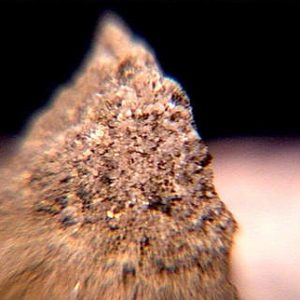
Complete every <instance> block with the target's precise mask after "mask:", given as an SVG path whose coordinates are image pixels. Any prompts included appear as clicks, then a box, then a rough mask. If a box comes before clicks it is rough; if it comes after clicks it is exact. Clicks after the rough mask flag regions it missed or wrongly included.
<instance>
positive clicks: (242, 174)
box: [208, 138, 300, 300]
mask: <svg viewBox="0 0 300 300" xmlns="http://www.w3.org/2000/svg"><path fill="white" fill-rule="evenodd" d="M208 146H209V150H210V152H211V153H212V155H213V156H214V160H213V168H214V172H215V180H214V183H215V186H216V190H217V191H218V193H219V195H220V198H221V199H222V201H224V202H225V203H226V205H227V206H228V208H229V209H230V210H231V211H232V213H233V214H234V216H235V218H236V219H237V221H238V223H239V228H240V229H239V232H238V234H237V235H236V237H235V243H236V245H235V247H234V252H233V277H234V281H235V284H236V286H237V287H238V289H239V292H240V296H241V299H245V300H260V299H264V300H279V299H286V300H296V299H300V280H299V278H300V233H299V228H300V139H278V138H259V139H257V138H256V139H254V138H252V139H250V138H248V139H223V140H218V141H211V142H210V143H208Z"/></svg>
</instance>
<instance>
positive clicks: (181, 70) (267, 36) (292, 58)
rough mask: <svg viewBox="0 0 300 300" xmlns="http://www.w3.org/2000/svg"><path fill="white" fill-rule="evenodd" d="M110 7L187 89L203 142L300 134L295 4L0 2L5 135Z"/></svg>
mask: <svg viewBox="0 0 300 300" xmlns="http://www.w3.org/2000/svg"><path fill="white" fill-rule="evenodd" d="M107 9H109V10H112V11H114V12H116V13H117V14H119V15H120V16H121V17H122V18H123V19H124V20H125V21H126V22H127V23H128V24H129V26H130V27H131V28H132V30H133V31H134V32H135V33H137V34H138V35H140V36H141V37H143V38H144V39H145V40H146V41H147V42H148V43H149V44H150V45H151V46H152V48H153V49H154V50H155V53H156V55H157V58H158V60H159V62H160V64H161V67H162V68H163V70H164V71H165V73H166V74H167V75H170V76H172V77H173V78H175V79H177V80H178V81H179V82H180V83H181V84H182V85H183V87H184V89H185V90H186V91H187V93H188V95H189V96H190V98H191V101H192V105H193V108H194V113H195V118H196V123H197V125H198V128H199V129H200V132H201V135H202V136H203V137H204V138H217V137H224V136H248V135H259V136H262V135H272V136H291V135H292V136H294V135H299V134H300V125H299V113H300V110H299V108H298V106H297V104H298V102H299V99H300V97H299V96H300V93H299V88H300V87H299V67H300V64H299V50H300V49H299V48H300V47H299V45H298V43H299V7H298V5H297V2H296V1H295V2H290V1H282V2H276V1H270V3H268V2H263V1H257V2H256V1H230V2H229V1H197V2H196V1H194V2H192V1H139V2H138V1H105V2H104V1H83V0H82V1H48V2H47V1H37V0H36V1H25V0H23V1H21V0H19V1H14V0H10V1H3V0H2V1H1V2H0V37H1V40H0V60H1V64H0V66H1V92H0V135H1V134H2V135H16V134H18V133H19V132H20V130H22V128H24V127H23V126H24V124H25V122H26V120H28V117H29V116H30V114H31V113H32V112H33V111H35V110H37V109H38V108H39V107H41V106H42V105H44V104H45V103H46V102H47V101H48V100H49V98H50V96H51V94H52V93H53V91H54V90H55V88H56V87H58V86H59V85H61V84H63V83H65V82H67V81H68V79H69V78H70V77H71V75H72V73H73V72H74V71H75V70H76V69H77V68H78V66H79V65H80V63H81V61H82V59H83V57H84V55H85V53H86V52H87V51H88V49H89V47H90V44H91V38H92V36H93V32H94V29H95V26H96V23H97V20H98V18H99V16H101V14H102V13H103V12H104V11H105V10H107Z"/></svg>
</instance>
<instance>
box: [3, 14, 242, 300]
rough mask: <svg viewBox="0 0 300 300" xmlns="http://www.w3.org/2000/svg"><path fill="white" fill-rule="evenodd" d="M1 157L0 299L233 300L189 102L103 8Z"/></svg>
mask: <svg viewBox="0 0 300 300" xmlns="http://www.w3.org/2000/svg"><path fill="white" fill-rule="evenodd" d="M100 28H101V29H100V31H101V32H100V34H99V36H98V35H97V37H96V44H95V45H96V46H95V48H94V49H93V52H92V54H91V55H90V57H88V59H87V61H86V63H85V65H84V67H83V68H82V70H81V71H80V72H79V73H78V75H77V76H76V77H75V79H74V80H73V82H72V84H70V85H68V86H66V87H64V88H63V89H61V90H60V91H59V92H58V93H57V94H56V96H55V99H54V100H53V102H52V104H51V106H50V107H49V108H46V109H45V111H44V112H42V113H40V114H39V115H37V116H36V117H35V118H34V119H33V121H32V124H31V126H30V128H29V130H28V132H27V133H26V135H25V136H24V139H23V142H22V144H21V145H20V149H19V151H18V152H17V154H16V155H15V156H14V157H13V158H11V160H10V161H9V162H6V164H5V165H4V166H3V167H2V172H1V177H0V184H1V191H0V265H1V269H0V298H1V299H3V300H4V299H63V300H65V299H85V300H96V299H105V300H131V299H132V300H133V299H136V300H142V299H143V300H150V299H151V300H155V299H157V300H160V299H165V300H175V299H178V300H179V299H180V300H188V299H191V300H193V299H199V300H200V299H237V294H236V290H235V288H234V287H233V286H232V284H231V283H230V279H229V255H230V248H231V244H232V236H233V233H234V231H235V229H236V223H235V221H234V219H233V217H232V215H231V214H230V212H228V210H227V209H226V207H225V205H224V204H223V203H222V202H221V201H220V200H219V198H218V196H217V194H216V192H215V190H214V186H213V183H212V170H211V164H210V160H211V157H210V155H209V153H208V151H207V147H206V146H205V144H204V143H203V141H202V140H201V138H200V137H199V135H198V134H197V132H196V129H195V127H194V125H193V117H192V113H191V109H190V105H189V99H188V97H187V96H186V94H185V93H184V92H183V91H182V89H181V88H180V86H179V85H178V84H177V83H176V82H174V81H172V80H170V79H168V78H165V77H164V76H163V74H162V72H161V70H160V69H159V67H158V66H157V63H156V61H155V58H154V56H153V54H152V53H151V52H150V51H149V49H148V48H147V47H146V46H145V45H144V44H143V43H142V42H140V41H138V40H134V39H132V36H131V34H130V33H129V32H128V30H127V29H126V28H125V27H124V26H123V25H122V24H121V23H120V21H117V20H116V19H115V18H114V17H108V18H106V19H105V21H104V22H103V23H102V25H101V27H100Z"/></svg>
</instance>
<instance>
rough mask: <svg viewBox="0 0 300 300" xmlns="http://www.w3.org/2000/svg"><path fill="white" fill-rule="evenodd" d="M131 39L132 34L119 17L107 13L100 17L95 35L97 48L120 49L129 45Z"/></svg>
mask: <svg viewBox="0 0 300 300" xmlns="http://www.w3.org/2000/svg"><path fill="white" fill-rule="evenodd" d="M131 38H132V32H131V31H130V30H129V28H128V27H127V25H126V24H125V22H124V21H123V20H122V19H121V18H120V17H119V16H118V15H116V14H115V13H113V12H110V11H107V12H105V13H104V14H103V15H102V16H101V17H100V20H99V25H98V29H97V30H96V35H95V40H96V45H97V46H100V47H101V46H110V47H112V48H114V47H120V45H121V44H125V45H126V44H128V42H130V41H131Z"/></svg>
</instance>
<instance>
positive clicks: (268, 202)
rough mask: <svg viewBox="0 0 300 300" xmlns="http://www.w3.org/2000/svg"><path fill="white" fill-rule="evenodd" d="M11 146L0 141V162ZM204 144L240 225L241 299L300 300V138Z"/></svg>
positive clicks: (237, 271) (236, 269)
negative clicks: (211, 157) (206, 145)
mask: <svg viewBox="0 0 300 300" xmlns="http://www.w3.org/2000/svg"><path fill="white" fill-rule="evenodd" d="M7 141H9V143H8V142H7ZM13 143H14V141H13V140H9V139H2V142H1V143H0V153H1V160H5V157H6V156H5V153H6V154H7V153H12V152H13V149H14V146H13V145H14V144H13ZM208 146H209V150H210V152H211V154H212V155H213V157H214V159H213V168H214V172H215V180H214V183H215V186H216V190H217V192H218V193H219V195H220V197H221V199H222V200H223V201H224V202H225V203H226V205H227V206H228V208H229V209H230V210H231V211H232V212H233V214H234V216H235V218H236V219H237V221H238V223H239V228H240V229H239V232H238V234H237V235H236V237H235V247H234V252H233V255H232V258H233V278H234V282H235V284H236V286H237V287H238V289H239V292H240V296H241V298H242V299H244V300H261V299H264V300H279V299H280V300H281V299H286V300H296V299H300V281H299V278H300V233H299V228H300V139H279V138H242V139H237V138H236V139H222V140H212V141H210V142H208ZM1 160H0V162H1Z"/></svg>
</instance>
